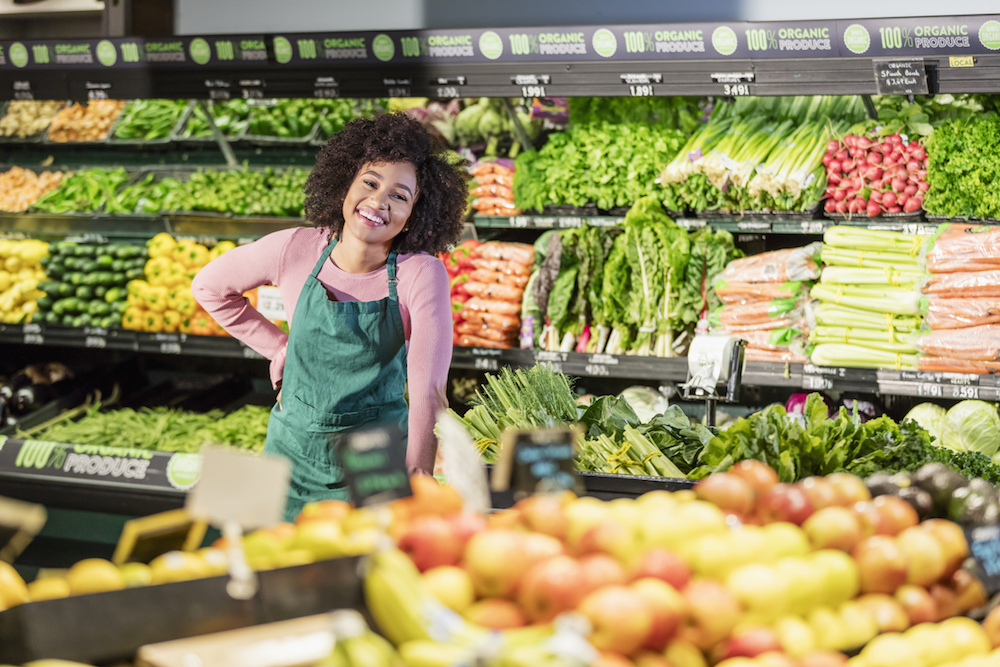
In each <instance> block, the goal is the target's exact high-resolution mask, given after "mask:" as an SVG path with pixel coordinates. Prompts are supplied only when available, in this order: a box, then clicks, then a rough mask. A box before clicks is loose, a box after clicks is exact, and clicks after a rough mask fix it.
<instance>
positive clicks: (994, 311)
mask: <svg viewBox="0 0 1000 667" xmlns="http://www.w3.org/2000/svg"><path fill="white" fill-rule="evenodd" d="M924 323H925V324H926V325H927V326H928V327H930V328H931V329H961V328H963V327H974V326H978V325H980V324H1000V298H998V297H976V298H969V299H962V298H954V299H941V298H938V297H933V296H932V297H929V298H928V299H927V312H926V313H925V314H924Z"/></svg>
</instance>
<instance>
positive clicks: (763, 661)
mask: <svg viewBox="0 0 1000 667" xmlns="http://www.w3.org/2000/svg"><path fill="white" fill-rule="evenodd" d="M752 664H754V665H756V667H799V662H798V660H794V659H793V658H792V657H791V656H788V655H785V654H784V653H782V652H780V651H767V652H766V653H761V654H760V655H758V656H757V657H756V658H753V659H752Z"/></svg>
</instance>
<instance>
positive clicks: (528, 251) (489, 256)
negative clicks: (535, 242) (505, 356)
mask: <svg viewBox="0 0 1000 667" xmlns="http://www.w3.org/2000/svg"><path fill="white" fill-rule="evenodd" d="M442 261H444V263H445V266H446V267H448V269H449V273H450V274H451V275H452V276H453V277H452V281H451V283H452V290H451V295H452V296H451V298H452V318H453V322H454V331H455V334H454V335H455V338H454V342H455V345H461V346H463V347H493V348H510V347H517V345H518V337H519V335H520V331H521V301H522V299H523V298H524V288H525V285H526V284H527V282H528V276H529V274H530V273H531V267H532V264H533V263H534V261H535V250H534V248H532V247H531V246H530V245H526V244H523V243H501V242H498V241H490V242H489V243H477V242H475V241H465V242H463V243H462V244H461V245H459V246H458V248H456V249H455V250H454V251H453V252H452V253H451V254H450V256H446V257H443V258H442Z"/></svg>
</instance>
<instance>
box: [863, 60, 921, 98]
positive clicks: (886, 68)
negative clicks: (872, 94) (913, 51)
mask: <svg viewBox="0 0 1000 667" xmlns="http://www.w3.org/2000/svg"><path fill="white" fill-rule="evenodd" d="M872 66H873V67H874V69H875V88H876V90H878V94H879V95H926V94H927V69H926V68H925V67H924V60H923V58H910V59H908V60H907V59H899V58H873V59H872Z"/></svg>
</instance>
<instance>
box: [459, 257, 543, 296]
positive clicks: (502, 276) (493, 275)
mask: <svg viewBox="0 0 1000 667" xmlns="http://www.w3.org/2000/svg"><path fill="white" fill-rule="evenodd" d="M474 261H476V262H485V261H486V260H482V259H477V260H474ZM528 279H529V275H528V274H527V273H500V272H499V271H491V270H489V269H476V270H475V271H473V272H472V273H470V274H469V282H470V283H485V284H487V285H509V286H511V287H516V288H518V289H522V290H523V289H524V288H525V286H526V285H527V284H528Z"/></svg>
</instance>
